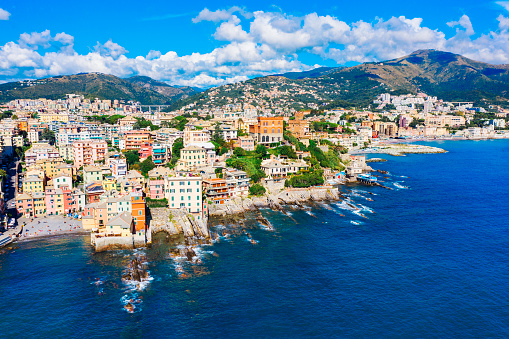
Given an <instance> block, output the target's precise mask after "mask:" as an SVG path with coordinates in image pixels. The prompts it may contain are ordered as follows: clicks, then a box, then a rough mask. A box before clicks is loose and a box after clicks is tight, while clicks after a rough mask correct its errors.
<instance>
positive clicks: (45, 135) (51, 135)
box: [41, 128, 55, 145]
mask: <svg viewBox="0 0 509 339" xmlns="http://www.w3.org/2000/svg"><path fill="white" fill-rule="evenodd" d="M41 137H42V139H43V140H47V141H48V142H49V144H50V145H54V144H55V132H53V131H52V130H50V129H47V128H46V129H45V130H44V132H42V134H41Z"/></svg>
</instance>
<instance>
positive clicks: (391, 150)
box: [350, 143, 447, 157]
mask: <svg viewBox="0 0 509 339" xmlns="http://www.w3.org/2000/svg"><path fill="white" fill-rule="evenodd" d="M439 153H447V151H446V150H444V149H442V148H439V147H433V146H425V145H411V144H408V143H398V144H380V145H374V146H371V147H370V148H367V149H359V150H354V151H352V152H350V154H356V155H362V154H388V155H392V156H395V157H402V156H405V155H406V154H439Z"/></svg>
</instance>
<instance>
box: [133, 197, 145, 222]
mask: <svg viewBox="0 0 509 339" xmlns="http://www.w3.org/2000/svg"><path fill="white" fill-rule="evenodd" d="M131 215H132V217H133V220H134V225H135V227H136V231H140V230H144V229H145V199H144V198H143V196H142V195H141V193H138V194H134V193H132V194H131Z"/></svg>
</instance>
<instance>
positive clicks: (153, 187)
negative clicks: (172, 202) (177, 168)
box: [149, 179, 164, 199]
mask: <svg viewBox="0 0 509 339" xmlns="http://www.w3.org/2000/svg"><path fill="white" fill-rule="evenodd" d="M149 196H150V199H163V198H164V180H163V179H161V180H150V182H149Z"/></svg>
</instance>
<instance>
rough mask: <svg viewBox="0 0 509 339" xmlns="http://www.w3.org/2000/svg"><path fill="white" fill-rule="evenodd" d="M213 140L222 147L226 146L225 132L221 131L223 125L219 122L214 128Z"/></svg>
mask: <svg viewBox="0 0 509 339" xmlns="http://www.w3.org/2000/svg"><path fill="white" fill-rule="evenodd" d="M212 140H213V141H214V142H217V143H218V144H220V145H223V144H224V140H223V131H222V130H221V125H220V124H219V123H218V122H217V123H216V125H215V126H214V133H213V134H212Z"/></svg>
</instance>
